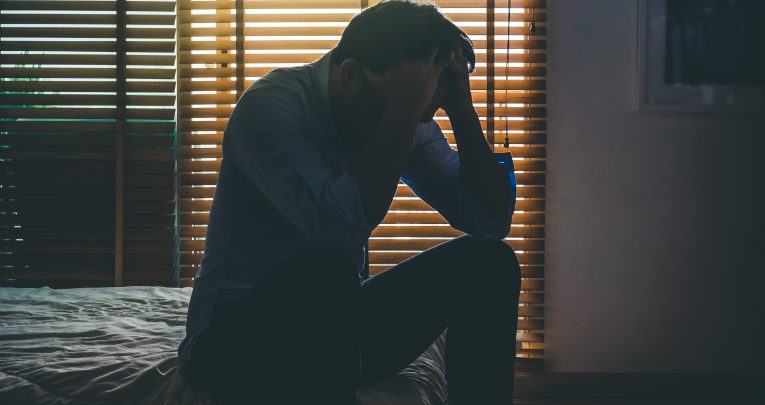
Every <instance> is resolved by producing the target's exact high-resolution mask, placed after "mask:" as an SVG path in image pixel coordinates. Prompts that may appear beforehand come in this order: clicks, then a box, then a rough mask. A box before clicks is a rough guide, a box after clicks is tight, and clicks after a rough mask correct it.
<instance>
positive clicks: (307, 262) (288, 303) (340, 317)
mask: <svg viewBox="0 0 765 405" xmlns="http://www.w3.org/2000/svg"><path fill="white" fill-rule="evenodd" d="M474 67H475V54H474V52H473V45H472V43H471V41H470V40H469V39H468V37H467V35H466V34H465V33H464V32H462V31H461V30H460V29H459V28H457V26H455V25H454V24H453V23H452V22H451V21H449V20H448V19H446V18H445V17H444V16H443V15H442V14H441V13H440V12H439V11H438V10H437V9H436V7H434V6H431V5H421V4H415V3H412V2H408V1H384V2H381V3H379V4H378V5H376V6H374V7H371V8H368V9H366V10H365V11H363V12H361V13H360V14H359V15H358V16H356V17H355V18H354V19H353V20H352V21H351V22H350V24H349V25H348V27H347V29H346V30H345V31H344V33H343V35H342V38H341V40H340V42H339V44H338V45H337V47H336V48H334V49H333V50H331V51H330V52H328V53H327V54H325V55H324V56H323V57H321V58H320V59H319V60H317V61H315V62H313V63H310V64H307V65H303V66H299V67H294V68H284V69H276V70H273V71H271V72H270V73H268V74H267V75H265V76H264V77H262V78H261V79H259V80H257V81H256V82H255V83H253V84H252V86H250V87H249V89H247V91H245V92H244V94H243V95H242V97H241V98H240V99H239V101H238V103H237V105H236V108H235V109H234V111H233V112H232V114H231V117H230V119H229V121H228V125H227V127H226V129H225V133H224V138H223V160H222V162H221V166H220V177H219V178H218V183H217V189H216V192H215V197H214V199H213V203H212V209H211V212H210V219H209V225H208V228H207V239H206V243H205V255H204V258H203V260H202V264H201V268H200V270H199V272H198V273H197V275H196V278H195V281H194V291H193V293H192V296H191V302H190V306H189V312H188V322H187V327H186V331H187V335H186V338H185V339H184V340H183V342H182V343H181V345H180V347H179V349H178V352H179V357H180V360H181V364H182V366H183V368H184V370H185V371H186V372H187V373H188V375H189V376H190V378H191V381H192V382H193V384H196V385H198V386H199V387H201V388H202V389H204V390H205V391H206V392H208V393H209V394H210V395H211V396H213V397H216V398H218V399H220V400H221V401H224V402H227V401H229V402H231V403H243V402H244V401H245V400H246V401H247V402H248V403H253V404H264V405H268V404H290V405H292V404H300V405H307V404H327V405H351V404H353V403H355V392H356V389H357V388H360V387H363V386H366V385H369V384H372V383H374V382H376V381H379V380H381V379H385V378H389V377H391V376H394V375H395V374H396V373H398V372H399V371H400V370H402V369H403V368H404V367H405V366H407V365H408V364H410V363H411V362H412V361H413V360H415V359H416V358H417V357H418V356H419V355H420V354H421V353H423V351H424V350H425V349H426V348H427V347H428V346H429V345H431V344H432V343H433V342H434V341H435V340H436V339H437V338H438V337H439V336H440V335H441V334H442V333H443V332H444V330H446V328H447V327H448V331H447V334H446V368H447V369H446V373H447V374H446V378H447V382H448V390H449V403H450V404H452V405H475V404H492V405H498V404H510V403H511V402H512V392H513V371H514V360H515V334H516V325H517V323H516V321H517V309H518V296H519V289H520V269H519V265H518V261H517V259H516V256H515V253H514V252H513V250H512V248H511V247H510V246H508V245H507V244H506V243H505V242H504V241H503V238H504V237H505V236H506V235H507V234H508V232H509V229H510V222H511V217H512V213H513V202H512V198H511V188H510V185H509V183H508V181H507V177H506V172H505V171H504V170H503V169H502V168H501V167H500V165H499V164H498V163H497V161H496V160H495V159H494V156H493V155H492V151H491V149H490V147H489V145H488V143H487V142H486V140H485V139H484V137H483V133H482V128H481V124H480V122H479V119H478V115H477V113H476V111H475V109H474V108H473V102H472V99H471V94H470V85H469V79H468V74H469V72H470V71H472V70H473V69H474ZM439 108H443V109H444V111H445V112H446V114H447V115H448V117H449V120H450V121H451V125H452V128H454V133H455V138H456V141H457V144H458V147H459V152H457V151H455V150H453V149H452V148H451V147H450V146H449V144H448V142H447V139H446V138H445V137H444V135H443V133H442V132H441V130H440V128H439V126H438V124H436V122H435V121H434V120H433V116H434V114H435V112H436V111H437V110H438V109H439ZM399 179H402V180H403V181H404V182H405V183H406V184H408V185H409V186H410V187H411V188H412V190H413V191H414V192H415V193H416V194H417V195H418V196H420V197H421V198H422V199H423V200H425V201H426V202H427V203H428V204H430V205H431V206H432V207H434V208H435V209H436V210H438V211H439V212H440V213H441V214H442V215H443V216H444V217H445V218H446V219H447V220H448V221H449V223H450V224H451V226H453V227H454V228H456V229H458V230H461V231H463V232H465V233H466V235H463V236H460V237H457V238H455V239H452V240H450V241H447V242H444V243H442V244H440V245H437V246H435V247H433V248H431V249H428V250H426V251H424V252H422V253H420V254H418V255H416V256H414V257H412V258H410V259H408V260H406V261H404V262H402V263H400V264H398V265H396V266H394V267H392V268H391V269H389V270H387V271H385V272H382V273H381V274H378V275H376V276H374V277H371V278H369V279H367V280H363V281H362V280H361V279H360V277H359V271H360V270H361V269H362V268H363V267H364V265H365V263H364V262H365V256H366V252H365V248H364V246H365V244H366V242H367V240H368V238H369V236H370V233H371V231H372V229H374V228H375V227H376V226H377V225H378V224H379V223H380V222H381V221H382V219H383V217H384V216H385V215H386V212H387V210H388V207H389V206H390V204H391V201H392V199H393V196H394V193H395V191H396V186H397V184H398V181H399Z"/></svg>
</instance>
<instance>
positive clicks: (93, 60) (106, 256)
mask: <svg viewBox="0 0 765 405" xmlns="http://www.w3.org/2000/svg"><path fill="white" fill-rule="evenodd" d="M1 3H2V8H1V10H2V11H1V12H0V45H1V47H0V48H1V50H0V99H1V101H0V110H1V114H0V148H1V149H0V151H2V152H0V173H1V175H2V177H1V178H2V180H1V181H0V239H1V240H0V263H1V264H0V283H1V284H3V285H12V286H19V287H20V286H42V285H47V286H50V287H54V288H57V287H82V286H106V285H115V286H120V285H128V284H153V285H157V284H159V285H173V273H174V272H173V261H174V251H175V232H174V225H175V208H176V207H175V199H176V197H175V192H174V189H175V185H174V183H175V175H174V172H175V162H174V142H175V2H174V1H132V0H116V1H115V0H111V1H109V0H96V1H72V0H25V1H16V0H3V1H2V2H1Z"/></svg>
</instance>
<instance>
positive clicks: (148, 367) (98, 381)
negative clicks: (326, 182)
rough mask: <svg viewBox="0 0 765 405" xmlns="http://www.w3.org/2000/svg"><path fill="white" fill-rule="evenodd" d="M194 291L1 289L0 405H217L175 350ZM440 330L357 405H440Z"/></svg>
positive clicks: (443, 390) (362, 391) (365, 393)
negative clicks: (190, 376) (186, 374)
mask: <svg viewBox="0 0 765 405" xmlns="http://www.w3.org/2000/svg"><path fill="white" fill-rule="evenodd" d="M191 290H192V289H191V288H171V287H102V288H73V289H51V288H48V287H43V288H11V287H2V288H0V404H106V403H108V404H122V403H125V404H128V403H129V404H215V401H213V400H212V399H211V398H209V397H208V396H207V395H206V394H205V393H204V392H202V391H201V390H199V389H198V388H196V387H193V386H191V385H189V384H188V383H187V381H186V379H185V378H184V373H183V372H182V371H181V369H180V368H179V363H178V358H177V353H176V350H177V347H178V344H179V343H180V341H181V340H182V339H183V337H184V334H185V322H186V312H187V309H188V302H189V298H190V296H191ZM443 349H444V339H443V336H441V337H440V338H439V339H438V340H436V342H434V343H433V345H431V347H430V348H428V349H427V350H426V351H425V352H424V353H423V354H422V355H421V356H420V357H419V358H418V359H417V360H415V361H414V362H413V363H412V364H411V365H409V366H408V367H407V368H406V369H404V370H403V371H401V372H400V373H399V374H398V375H397V376H395V377H393V378H390V379H388V380H385V381H380V382H379V383H377V384H375V385H374V386H371V387H365V388H363V389H360V390H359V391H358V392H357V398H358V403H359V405H393V404H396V405H441V404H442V403H443V401H444V400H445V399H446V383H445V379H444V372H443V370H444V361H443Z"/></svg>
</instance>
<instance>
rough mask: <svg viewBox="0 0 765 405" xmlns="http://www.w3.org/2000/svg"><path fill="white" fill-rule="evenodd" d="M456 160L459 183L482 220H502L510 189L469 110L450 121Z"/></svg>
mask: <svg viewBox="0 0 765 405" xmlns="http://www.w3.org/2000/svg"><path fill="white" fill-rule="evenodd" d="M450 121H451V123H452V128H453V130H454V137H455V140H456V141H457V147H458V149H459V156H460V181H461V182H462V184H463V185H464V186H465V187H466V188H467V189H468V190H470V191H471V192H472V193H473V194H474V195H475V196H476V198H477V199H478V200H479V201H480V202H481V206H482V207H483V208H484V213H485V216H486V218H489V219H495V218H503V217H504V216H505V215H507V207H508V205H509V204H510V186H509V184H508V182H507V177H506V176H505V172H504V170H503V168H502V166H500V165H499V163H497V161H496V159H494V156H493V154H492V151H491V148H490V147H489V144H488V143H487V142H486V140H485V139H484V137H483V130H482V128H481V122H480V121H479V119H478V114H476V112H475V109H473V108H472V106H470V107H467V108H465V110H464V111H463V112H461V113H460V114H454V117H450Z"/></svg>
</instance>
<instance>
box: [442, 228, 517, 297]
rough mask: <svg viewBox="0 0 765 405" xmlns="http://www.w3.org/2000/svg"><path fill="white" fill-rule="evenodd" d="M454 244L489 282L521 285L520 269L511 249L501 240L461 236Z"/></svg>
mask: <svg viewBox="0 0 765 405" xmlns="http://www.w3.org/2000/svg"><path fill="white" fill-rule="evenodd" d="M455 243H458V244H459V246H460V247H461V248H462V249H464V250H465V252H464V253H463V254H466V255H468V256H467V257H468V258H469V261H470V262H471V263H475V267H476V268H480V276H481V277H482V278H488V279H490V280H496V281H500V282H502V283H510V284H511V285H518V286H520V284H521V267H520V264H519V263H518V256H516V254H515V251H514V250H513V248H512V247H511V246H510V245H508V244H507V243H505V241H504V240H501V239H484V238H478V237H475V236H472V235H463V236H460V237H458V238H456V239H455Z"/></svg>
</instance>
